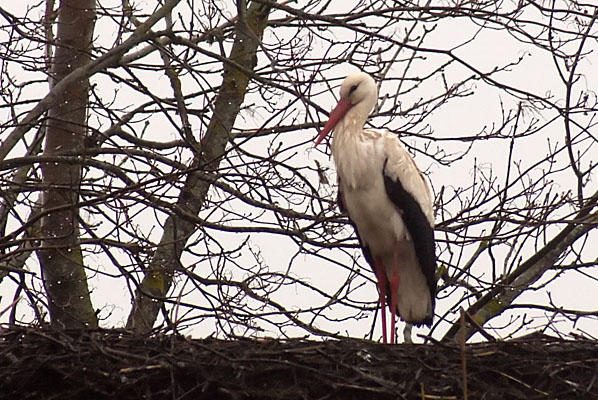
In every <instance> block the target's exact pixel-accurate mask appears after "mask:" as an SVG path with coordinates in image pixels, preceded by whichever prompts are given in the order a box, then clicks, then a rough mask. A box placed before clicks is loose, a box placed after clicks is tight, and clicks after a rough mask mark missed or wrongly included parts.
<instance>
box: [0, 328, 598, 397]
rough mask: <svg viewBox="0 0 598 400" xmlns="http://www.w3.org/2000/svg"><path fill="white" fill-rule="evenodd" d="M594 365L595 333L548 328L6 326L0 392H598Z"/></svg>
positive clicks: (0, 334)
mask: <svg viewBox="0 0 598 400" xmlns="http://www.w3.org/2000/svg"><path fill="white" fill-rule="evenodd" d="M597 376H598V342H596V341H591V340H576V341H565V340H559V339H555V338H549V337H545V336H541V337H538V336H534V337H527V338H525V339H521V340H516V341H509V342H494V343H480V344H470V345H467V346H466V347H464V348H462V347H460V346H458V345H454V346H453V345H451V346H448V345H443V344H432V345H398V346H387V345H381V344H378V343H372V342H367V341H360V340H342V341H326V342H310V341H304V340H290V341H277V340H237V341H224V340H215V339H204V340H192V339H189V338H185V337H182V336H177V335H161V336H153V337H140V336H134V335H131V334H126V333H122V332H115V331H93V332H68V333H67V332H64V331H49V330H36V329H24V328H22V329H10V330H3V331H0V398H2V399H5V398H6V399H8V398H10V399H18V400H25V399H42V398H43V399H52V398H59V399H123V400H126V399H170V400H172V399H187V398H188V399H194V400H198V399H210V400H215V399H273V400H275V399H293V400H297V399H330V398H331V399H430V400H431V399H463V398H469V399H553V398H554V399H557V398H558V399H598V380H597V379H596V377H597ZM464 382H467V383H466V385H465V384H464ZM466 392H467V394H466Z"/></svg>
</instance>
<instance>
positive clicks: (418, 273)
mask: <svg viewBox="0 0 598 400" xmlns="http://www.w3.org/2000/svg"><path fill="white" fill-rule="evenodd" d="M377 101H378V89H377V87H376V83H375V82H374V79H372V77H371V76H369V75H368V74H366V73H364V72H358V73H354V74H351V75H349V76H347V78H345V80H344V81H343V83H342V85H341V91H340V100H339V102H338V105H337V106H336V107H335V108H334V110H333V111H332V112H331V113H330V119H329V121H328V122H327V123H326V125H325V126H324V128H323V129H322V131H321V132H320V134H319V135H318V137H317V138H316V140H315V145H318V144H319V143H320V142H321V141H322V140H323V139H324V138H325V137H326V135H328V133H330V132H331V131H332V130H334V139H333V141H332V155H333V157H334V163H335V164H336V172H337V175H338V190H339V194H338V203H339V208H340V209H341V211H342V212H346V213H347V214H348V215H349V220H350V221H351V223H352V224H353V226H354V227H355V231H356V233H357V237H358V239H359V242H360V244H361V247H362V250H363V254H364V256H365V259H366V260H367V261H368V263H369V264H370V265H371V266H372V269H373V270H374V273H375V274H376V279H377V282H378V293H379V306H380V309H381V314H382V337H383V341H384V343H387V339H386V338H387V334H386V332H387V331H386V312H385V305H386V304H388V307H389V309H390V313H391V323H390V329H391V335H392V336H391V338H390V342H391V343H394V342H395V323H396V320H395V315H396V314H398V315H399V316H400V317H401V319H403V320H404V321H405V322H407V323H409V324H414V325H422V324H425V325H428V326H430V325H431V324H432V319H433V316H434V301H435V300H434V299H435V294H436V279H435V276H434V274H435V270H436V254H435V249H434V228H433V227H434V215H433V209H432V208H433V204H432V199H431V195H430V189H429V187H428V185H427V183H426V180H425V179H424V178H423V176H422V174H421V172H420V171H419V170H418V168H417V166H416V165H415V162H414V161H413V158H412V157H411V156H410V155H409V153H408V152H407V150H405V148H404V147H403V145H402V144H401V142H400V141H399V139H398V137H397V136H396V135H394V134H392V133H390V132H388V131H381V130H374V129H364V124H365V122H366V120H367V118H368V116H369V114H370V112H371V111H372V109H373V108H374V106H375V105H376V102H377Z"/></svg>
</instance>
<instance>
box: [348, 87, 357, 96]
mask: <svg viewBox="0 0 598 400" xmlns="http://www.w3.org/2000/svg"><path fill="white" fill-rule="evenodd" d="M356 90H357V85H353V86H351V89H349V94H351V93H353V92H354V91H356Z"/></svg>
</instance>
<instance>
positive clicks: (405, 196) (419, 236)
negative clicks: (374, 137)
mask: <svg viewBox="0 0 598 400" xmlns="http://www.w3.org/2000/svg"><path fill="white" fill-rule="evenodd" d="M387 161H388V159H386V161H384V168H383V170H382V174H383V176H384V186H385V187H386V193H387V194H388V197H389V198H390V200H391V201H392V202H393V203H394V204H395V206H396V207H397V208H398V209H399V210H401V211H402V213H401V217H402V218H403V222H404V223H405V226H406V228H407V231H408V232H409V234H410V235H411V238H412V240H413V247H414V248H415V255H416V257H417V260H418V261H419V264H420V266H421V268H422V272H423V274H424V276H425V277H426V282H427V283H428V288H429V289H430V297H431V298H432V315H431V316H430V318H428V319H426V320H424V321H422V322H423V323H425V324H426V325H431V324H432V318H433V315H434V313H433V311H434V305H435V303H436V246H435V242H434V229H433V228H432V226H431V225H430V222H429V221H428V218H426V215H425V214H424V211H423V210H422V208H421V206H420V204H419V203H418V202H417V200H416V199H415V197H414V196H413V195H412V194H411V193H409V192H408V191H407V190H405V188H404V187H403V184H402V183H401V181H400V180H398V179H397V180H395V179H392V178H391V177H389V176H388V175H386V173H385V172H384V171H385V170H386V163H387Z"/></svg>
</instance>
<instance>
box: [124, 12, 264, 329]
mask: <svg viewBox="0 0 598 400" xmlns="http://www.w3.org/2000/svg"><path fill="white" fill-rule="evenodd" d="M269 12H270V6H269V5H267V4H261V3H258V2H252V4H251V6H249V8H248V9H247V10H246V13H243V14H245V15H243V18H239V20H238V22H237V25H236V37H235V41H234V44H233V47H232V49H231V53H230V57H229V60H230V61H232V63H226V62H225V64H224V74H223V80H222V85H221V87H220V90H219V92H218V96H217V98H216V101H215V104H214V112H213V116H212V119H211V121H210V124H209V126H208V130H207V132H206V135H205V137H204V139H203V140H202V143H201V154H200V155H199V156H198V157H197V158H195V160H194V162H193V164H192V165H191V171H192V172H190V173H189V174H187V180H186V181H185V185H184V187H183V189H182V191H181V194H180V196H179V198H178V200H177V206H178V207H180V208H181V209H183V210H185V211H187V212H189V213H190V214H191V215H197V214H198V213H199V211H200V210H201V208H202V205H203V202H204V199H205V196H206V194H207V193H208V190H209V188H210V183H209V182H208V181H207V180H206V179H205V174H206V173H210V172H214V171H216V170H217V169H218V166H219V164H220V159H221V156H222V155H223V154H224V152H225V150H226V146H227V144H228V143H229V141H230V140H231V139H232V134H231V129H232V127H233V124H234V122H235V119H236V117H237V114H238V113H239V110H240V108H241V104H242V103H243V100H244V98H245V93H246V90H247V86H248V84H249V80H250V78H251V76H250V74H251V73H252V72H253V69H254V67H255V65H256V63H257V56H256V54H257V49H258V47H259V41H260V40H261V37H262V35H263V32H264V29H265V27H266V25H267V21H268V14H269ZM233 63H234V64H233ZM196 169H200V171H197V172H194V171H195V170H196ZM194 229H195V223H194V222H192V221H189V220H186V219H184V218H183V217H182V216H179V215H171V216H170V217H169V218H168V219H167V220H166V224H165V227H164V233H163V235H162V238H161V240H160V245H159V247H158V248H157V250H156V251H155V253H154V255H153V257H152V260H151V262H150V265H149V267H148V269H147V270H146V272H145V275H144V278H143V280H142V282H141V285H140V287H139V289H138V290H137V292H136V294H135V299H134V303H133V309H132V310H131V314H130V315H129V319H128V321H127V328H128V329H133V330H135V331H137V332H148V331H149V330H151V328H152V326H153V325H154V322H155V321H156V318H157V316H158V311H159V310H160V307H161V306H162V304H163V301H164V298H165V296H166V295H167V294H168V291H169V290H170V287H171V284H172V280H173V277H174V272H175V270H176V268H177V265H178V264H179V262H180V261H179V260H180V257H181V254H182V252H183V249H184V247H185V244H186V242H187V239H188V238H189V236H190V235H191V234H192V233H193V231H194Z"/></svg>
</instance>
